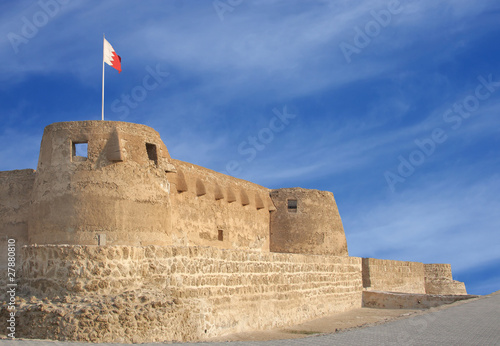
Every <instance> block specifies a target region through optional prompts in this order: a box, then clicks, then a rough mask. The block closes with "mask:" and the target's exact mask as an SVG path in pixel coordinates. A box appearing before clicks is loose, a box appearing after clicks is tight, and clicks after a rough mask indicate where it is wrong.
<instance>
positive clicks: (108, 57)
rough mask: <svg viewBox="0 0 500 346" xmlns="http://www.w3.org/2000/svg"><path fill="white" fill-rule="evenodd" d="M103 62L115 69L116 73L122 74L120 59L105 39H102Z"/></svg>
mask: <svg viewBox="0 0 500 346" xmlns="http://www.w3.org/2000/svg"><path fill="white" fill-rule="evenodd" d="M104 62H105V63H106V64H108V65H109V66H111V67H114V68H115V69H117V70H118V72H122V58H121V57H120V56H119V55H118V54H116V52H115V50H114V49H113V46H111V44H109V42H108V41H107V40H106V39H104Z"/></svg>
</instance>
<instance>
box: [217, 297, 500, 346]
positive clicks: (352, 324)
mask: <svg viewBox="0 0 500 346" xmlns="http://www.w3.org/2000/svg"><path fill="white" fill-rule="evenodd" d="M497 293H498V292H497ZM475 299H481V298H473V299H469V300H462V301H458V302H455V303H452V304H447V305H442V306H439V307H436V308H430V309H424V310H410V309H373V308H359V309H354V310H350V311H347V312H342V313H338V314H334V315H330V316H326V317H322V318H318V319H314V320H311V321H308V322H304V323H301V324H298V325H295V326H291V327H288V328H284V329H275V330H268V331H252V332H243V333H236V334H228V335H224V336H221V337H216V338H212V339H209V340H208V341H219V342H223V341H264V340H277V339H297V338H303V337H306V336H309V335H312V334H330V333H335V332H339V331H345V330H347V329H354V328H363V327H368V326H373V325H377V324H382V323H386V322H389V321H394V320H398V319H401V318H408V317H410V316H415V315H417V314H425V313H428V312H432V311H437V310H442V309H447V308H449V307H452V306H457V305H461V304H465V303H466V302H470V301H471V300H475Z"/></svg>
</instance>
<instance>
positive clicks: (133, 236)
mask: <svg viewBox="0 0 500 346" xmlns="http://www.w3.org/2000/svg"><path fill="white" fill-rule="evenodd" d="M169 159H170V156H169V154H168V151H167V148H166V147H165V144H163V142H162V140H161V138H160V135H159V134H158V133H157V132H156V131H155V130H153V129H152V128H150V127H148V126H145V125H138V124H132V123H125V122H115V121H75V122H63V123H55V124H52V125H49V126H47V127H46V128H45V130H44V134H43V138H42V144H41V148H40V157H39V161H38V169H37V174H36V178H35V183H34V187H33V193H32V205H31V212H30V218H29V221H28V241H29V243H30V244H81V245H97V244H100V245H106V244H108V245H118V244H119V245H149V244H157V245H167V244H168V237H167V234H168V233H169V231H170V229H171V222H170V208H169V205H170V199H169V187H170V186H169V182H168V180H167V178H166V174H165V172H166V171H168V170H169V169H171V165H170V164H169Z"/></svg>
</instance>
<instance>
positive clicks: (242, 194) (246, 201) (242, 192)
mask: <svg viewBox="0 0 500 346" xmlns="http://www.w3.org/2000/svg"><path fill="white" fill-rule="evenodd" d="M240 197H241V205H243V206H245V205H249V204H250V199H249V198H248V195H247V193H246V192H245V190H243V189H241V190H240Z"/></svg>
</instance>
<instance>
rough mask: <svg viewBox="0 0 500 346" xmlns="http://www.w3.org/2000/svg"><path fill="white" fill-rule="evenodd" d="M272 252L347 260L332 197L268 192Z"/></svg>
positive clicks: (320, 193)
mask: <svg viewBox="0 0 500 346" xmlns="http://www.w3.org/2000/svg"><path fill="white" fill-rule="evenodd" d="M271 199H272V200H273V202H274V205H275V206H276V211H275V212H274V213H272V214H271V235H270V249H271V251H272V252H289V253H303V254H313V255H334V256H347V255H348V252H347V240H346V237H345V233H344V227H343V226H342V220H341V219H340V215H339V211H338V208H337V204H336V203H335V199H334V198H333V193H331V192H328V191H319V190H308V189H302V188H287V189H278V190H272V191H271Z"/></svg>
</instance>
